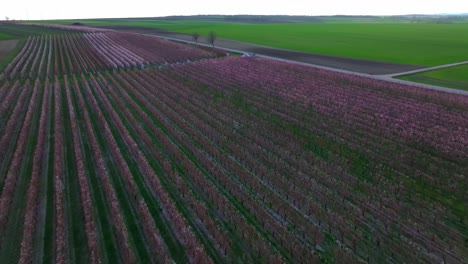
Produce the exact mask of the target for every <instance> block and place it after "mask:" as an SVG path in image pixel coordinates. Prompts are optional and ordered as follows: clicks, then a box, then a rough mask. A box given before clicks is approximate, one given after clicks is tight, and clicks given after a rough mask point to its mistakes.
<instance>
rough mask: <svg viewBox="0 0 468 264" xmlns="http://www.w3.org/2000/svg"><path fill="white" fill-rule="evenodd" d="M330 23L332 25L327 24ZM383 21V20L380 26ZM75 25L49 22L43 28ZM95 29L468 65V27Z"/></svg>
mask: <svg viewBox="0 0 468 264" xmlns="http://www.w3.org/2000/svg"><path fill="white" fill-rule="evenodd" d="M326 21H328V20H326ZM377 21H380V20H377ZM50 22H54V23H65V24H70V23H72V22H74V21H45V22H43V23H50ZM80 22H81V23H84V24H86V25H93V26H102V27H106V26H110V27H112V26H128V27H146V28H157V29H164V30H168V31H173V32H180V33H186V34H192V33H194V32H198V33H200V34H202V35H205V36H206V35H207V34H208V32H210V31H215V32H217V34H218V36H219V37H220V38H226V39H232V40H238V41H243V42H249V43H254V44H259V45H265V46H270V47H275V48H283V49H289V50H297V51H303V52H310V53H316V54H324V55H334V56H340V57H348V58H356V59H367V60H374V61H383V62H392V63H400V64H409V65H419V66H436V65H440V64H448V63H453V62H459V61H464V60H468V55H467V52H466V47H467V45H468V37H467V34H465V32H466V31H467V29H468V23H466V22H465V23H454V24H435V23H408V22H398V21H389V22H378V23H369V22H360V21H357V22H348V21H345V22H343V20H338V21H336V22H333V23H330V22H324V23H277V24H268V23H261V24H259V23H233V22H213V21H203V20H157V19H154V20H153V19H103V20H81V21H80Z"/></svg>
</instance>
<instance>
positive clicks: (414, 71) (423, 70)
mask: <svg viewBox="0 0 468 264" xmlns="http://www.w3.org/2000/svg"><path fill="white" fill-rule="evenodd" d="M463 64H468V61H462V62H457V63H450V64H444V65H439V66H435V67H430V68H424V69H419V70H412V71H406V72H399V73H394V74H387V75H386V76H387V77H397V76H402V75H407V74H414V73H420V72H427V71H433V70H438V69H444V68H450V67H454V66H459V65H463Z"/></svg>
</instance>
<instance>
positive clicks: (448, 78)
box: [398, 64, 468, 91]
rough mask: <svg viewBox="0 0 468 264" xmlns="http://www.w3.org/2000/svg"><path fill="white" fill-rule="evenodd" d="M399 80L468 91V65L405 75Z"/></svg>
mask: <svg viewBox="0 0 468 264" xmlns="http://www.w3.org/2000/svg"><path fill="white" fill-rule="evenodd" d="M398 79H402V80H407V81H412V82H419V83H425V84H432V85H438V86H445V87H450V88H456V89H460V90H465V91H468V64H465V65H460V66H455V67H450V68H445V69H440V70H434V71H427V72H421V73H416V74H411V75H404V76H400V77H398Z"/></svg>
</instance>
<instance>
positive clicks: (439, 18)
mask: <svg viewBox="0 0 468 264" xmlns="http://www.w3.org/2000/svg"><path fill="white" fill-rule="evenodd" d="M139 19H141V18H139ZM147 19H158V20H208V21H218V22H223V21H225V22H238V23H326V22H331V21H333V22H340V21H342V22H353V21H355V22H409V23H460V22H468V14H457V15H445V14H444V15H419V14H414V15H400V16H349V15H335V16H288V15H270V16H267V15H196V16H167V17H154V18H147Z"/></svg>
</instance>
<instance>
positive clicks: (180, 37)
mask: <svg viewBox="0 0 468 264" xmlns="http://www.w3.org/2000/svg"><path fill="white" fill-rule="evenodd" d="M106 28H110V29H114V30H118V31H126V32H134V33H140V34H147V35H154V36H156V37H162V38H166V39H169V40H174V41H181V42H185V43H193V44H194V42H193V39H192V37H191V36H190V35H186V34H178V33H168V32H161V31H158V30H156V29H150V28H141V27H134V28H131V27H106ZM224 42H236V41H230V40H219V39H218V40H216V44H217V47H220V48H223V49H225V50H227V51H231V52H239V53H244V52H246V51H247V50H243V49H242V45H238V46H233V47H238V49H234V48H228V47H226V46H224V45H223V44H222V43H224ZM239 43H240V44H244V45H246V46H244V47H247V48H248V47H249V46H250V47H252V46H256V45H252V44H247V43H241V42H237V44H239ZM199 45H203V46H210V45H208V44H205V43H203V42H202V41H200V42H199ZM274 50H276V49H274ZM247 52H251V51H247ZM288 52H291V51H288ZM294 53H300V52H294ZM259 54H261V53H259ZM304 54H306V55H311V56H310V57H309V60H306V61H304V60H298V58H297V57H292V58H291V57H289V58H281V57H277V56H274V55H275V54H272V55H262V56H261V57H265V58H270V59H274V60H280V61H285V62H291V63H297V64H301V65H305V66H311V67H316V68H321V69H325V70H330V71H336V72H341V73H346V74H353V75H357V76H362V77H367V78H372V79H376V80H381V81H387V82H393V83H398V84H403V85H411V86H416V87H420V88H424V89H431V90H436V91H442V92H447V93H453V94H460V95H466V96H468V91H464V90H458V89H453V88H447V87H442V86H436V85H429V84H422V83H416V82H411V81H405V80H399V79H393V78H392V77H390V75H391V74H392V73H391V72H389V69H388V65H393V67H391V68H392V70H393V71H394V73H393V74H396V75H400V74H401V73H402V72H405V68H406V72H408V71H409V70H415V68H416V69H419V70H421V71H425V69H427V68H425V67H416V66H408V65H400V64H389V63H381V62H373V63H375V65H376V67H378V69H373V70H372V69H367V72H366V71H361V72H359V71H357V70H356V69H366V67H364V66H362V65H359V63H363V62H368V61H362V60H354V59H352V61H354V63H351V64H348V65H347V66H352V67H343V65H338V67H337V66H335V65H336V64H330V63H326V64H325V65H324V64H322V65H320V64H317V63H316V61H315V60H313V56H315V55H314V54H307V53H304ZM319 56H322V55H319ZM324 57H331V56H324ZM335 58H337V57H335ZM299 59H300V58H299ZM338 59H339V58H338ZM341 59H343V58H341ZM348 60H349V59H348ZM335 63H338V60H337V61H335ZM327 65H329V66H327ZM384 66H387V68H385V67H384ZM397 66H398V67H397ZM443 66H446V65H443ZM367 67H370V65H367ZM447 67H448V66H447ZM411 68H413V69H411ZM385 69H386V71H385ZM370 72H373V73H370ZM376 72H379V73H376ZM382 72H384V73H382ZM385 72H387V73H385Z"/></svg>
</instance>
